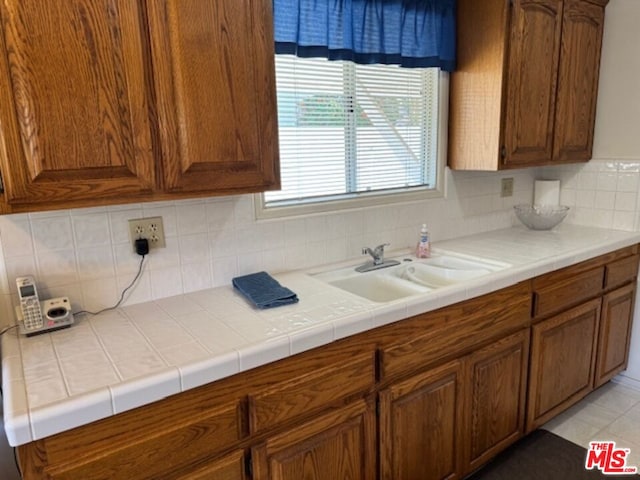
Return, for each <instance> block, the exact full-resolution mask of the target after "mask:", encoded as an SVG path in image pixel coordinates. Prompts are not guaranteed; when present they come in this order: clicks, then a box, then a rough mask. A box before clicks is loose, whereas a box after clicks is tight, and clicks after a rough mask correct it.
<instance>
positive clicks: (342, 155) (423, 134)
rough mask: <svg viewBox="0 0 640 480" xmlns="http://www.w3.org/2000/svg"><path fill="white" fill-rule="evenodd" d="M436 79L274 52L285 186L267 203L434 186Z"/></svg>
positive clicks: (431, 74)
mask: <svg viewBox="0 0 640 480" xmlns="http://www.w3.org/2000/svg"><path fill="white" fill-rule="evenodd" d="M438 78H439V75H438V69H436V68H426V69H422V68H420V69H408V68H400V67H397V66H395V65H356V64H353V63H351V62H340V61H329V60H326V59H317V58H313V59H303V58H298V57H295V56H291V55H276V79H277V93H278V121H279V134H280V168H281V182H282V190H280V191H274V192H266V193H265V196H264V203H265V207H266V208H268V207H270V206H279V205H291V204H297V203H309V202H321V201H326V200H335V199H339V198H350V197H355V196H358V195H360V194H362V193H373V192H376V193H391V192H396V191H398V190H400V191H406V190H408V189H416V188H421V189H429V188H435V185H436V174H437V170H438V169H437V165H436V163H437V139H438Z"/></svg>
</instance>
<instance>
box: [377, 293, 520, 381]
mask: <svg viewBox="0 0 640 480" xmlns="http://www.w3.org/2000/svg"><path fill="white" fill-rule="evenodd" d="M517 288H519V287H517ZM530 316H531V294H530V293H529V291H528V289H525V288H522V289H520V290H519V291H517V292H514V290H513V287H512V288H510V289H505V290H502V291H499V292H495V293H492V294H489V295H485V296H483V297H480V298H476V299H473V300H470V301H467V302H463V303H461V304H459V305H457V306H452V307H447V308H444V309H442V310H438V311H435V312H430V313H427V314H424V316H420V317H417V318H416V322H417V323H415V324H414V325H412V326H410V327H408V328H406V329H405V330H402V332H401V333H403V337H402V338H401V339H400V340H399V341H396V342H394V343H393V344H391V345H388V346H383V347H382V348H380V353H381V375H382V377H383V378H384V379H385V380H386V379H387V378H388V377H393V376H399V375H402V374H404V373H409V372H411V371H414V370H417V369H419V368H422V367H425V366H428V365H429V364H433V363H435V362H437V361H439V360H443V361H444V360H446V359H449V358H453V357H454V356H457V355H461V354H463V353H465V352H467V351H469V350H471V349H472V348H474V347H476V346H478V345H481V344H482V343H484V342H489V341H491V340H492V339H495V338H499V337H501V336H504V335H506V334H508V333H510V332H514V331H516V330H518V329H520V328H524V327H527V326H529V324H530ZM422 319H424V320H425V322H424V323H418V322H419V321H420V320H422ZM397 328H398V330H400V329H401V328H404V327H402V326H399V327H397Z"/></svg>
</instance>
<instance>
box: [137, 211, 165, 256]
mask: <svg viewBox="0 0 640 480" xmlns="http://www.w3.org/2000/svg"><path fill="white" fill-rule="evenodd" d="M129 238H130V239H131V245H132V246H133V251H134V252H135V241H136V240H137V239H139V238H146V239H147V240H149V250H151V249H153V248H164V247H166V244H165V241H164V227H163V225H162V217H149V218H135V219H132V220H129Z"/></svg>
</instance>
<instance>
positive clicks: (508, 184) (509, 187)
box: [500, 177, 513, 197]
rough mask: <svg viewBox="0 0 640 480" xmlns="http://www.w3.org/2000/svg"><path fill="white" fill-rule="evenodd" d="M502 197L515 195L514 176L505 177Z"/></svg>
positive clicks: (502, 185)
mask: <svg viewBox="0 0 640 480" xmlns="http://www.w3.org/2000/svg"><path fill="white" fill-rule="evenodd" d="M500 196H501V197H512V196H513V177H508V178H503V179H502V183H501V188H500Z"/></svg>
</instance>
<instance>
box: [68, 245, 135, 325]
mask: <svg viewBox="0 0 640 480" xmlns="http://www.w3.org/2000/svg"><path fill="white" fill-rule="evenodd" d="M141 256H142V258H141V259H140V265H139V266H138V273H136V276H135V278H134V279H133V280H132V281H131V283H130V284H129V286H128V287H127V288H125V289H124V290H123V291H122V295H120V300H118V303H116V304H115V305H114V306H113V307H107V308H103V309H102V310H98V311H97V312H90V311H88V310H80V311H79V312H75V313H74V315H80V314H81V313H88V314H89V315H98V314H99V313H102V312H108V311H109V310H115V309H116V308H118V307H119V306H120V304H121V303H122V301H123V300H124V294H125V293H127V290H129V289H130V288H131V287H133V286H134V285H135V283H136V282H137V281H138V278H140V275H141V274H142V264H143V263H144V257H145V256H144V255H141Z"/></svg>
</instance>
